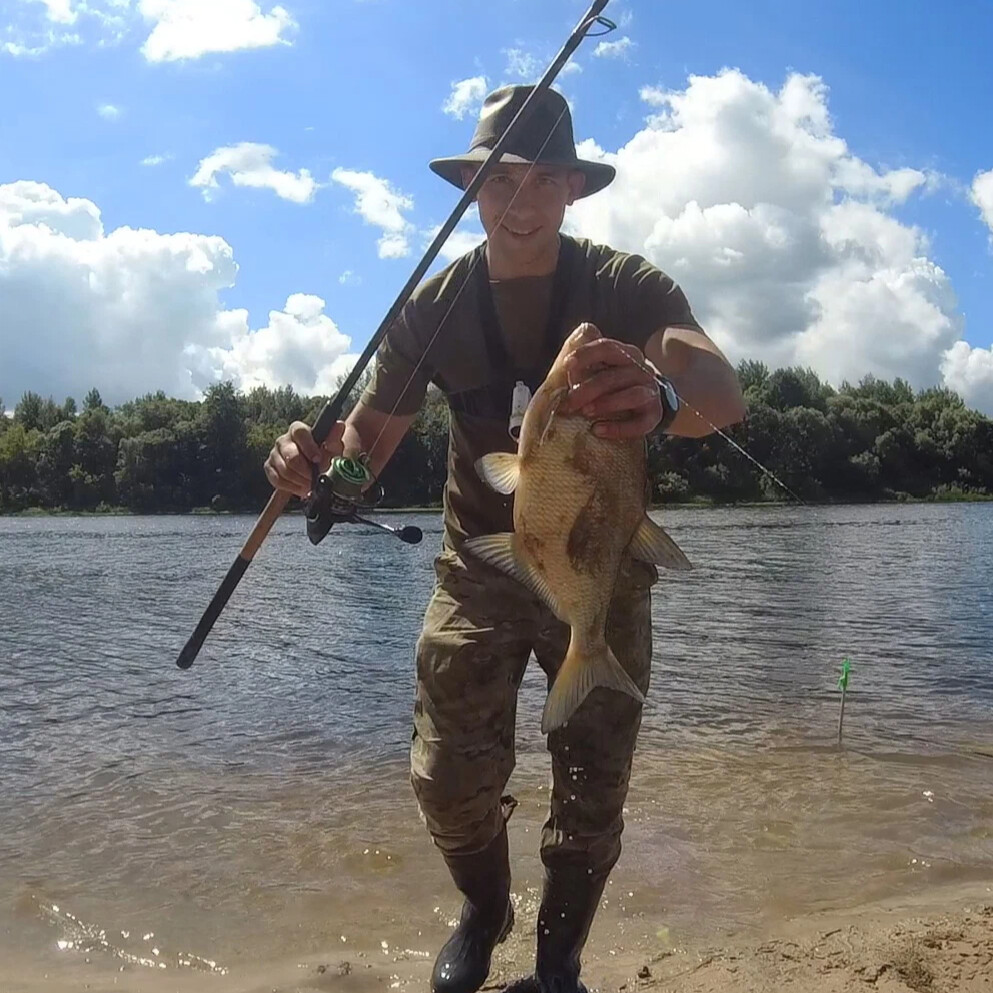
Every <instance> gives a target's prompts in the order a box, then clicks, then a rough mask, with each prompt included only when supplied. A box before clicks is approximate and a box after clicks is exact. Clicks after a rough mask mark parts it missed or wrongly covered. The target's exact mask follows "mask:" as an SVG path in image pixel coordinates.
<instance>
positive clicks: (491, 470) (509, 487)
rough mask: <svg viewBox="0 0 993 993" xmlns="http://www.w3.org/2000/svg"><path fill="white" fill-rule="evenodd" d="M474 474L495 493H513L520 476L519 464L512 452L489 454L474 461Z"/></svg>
mask: <svg viewBox="0 0 993 993" xmlns="http://www.w3.org/2000/svg"><path fill="white" fill-rule="evenodd" d="M476 472H477V473H479V476H480V478H481V479H485V480H486V482H487V483H489V484H490V486H491V487H492V488H493V489H495V490H496V491H497V493H513V492H514V490H516V489H517V481H518V479H520V475H521V463H520V460H519V459H518V457H517V456H516V455H514V454H513V453H512V452H490V454H489V455H484V456H483V457H482V458H481V459H477V460H476Z"/></svg>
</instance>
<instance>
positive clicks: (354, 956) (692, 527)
mask: <svg viewBox="0 0 993 993" xmlns="http://www.w3.org/2000/svg"><path fill="white" fill-rule="evenodd" d="M659 519H660V520H662V521H663V522H664V523H665V524H666V526H667V528H668V529H669V530H670V531H671V533H672V534H673V536H674V537H675V538H676V540H677V541H678V542H679V543H680V545H681V546H682V547H683V549H684V550H685V551H686V552H687V554H688V555H689V557H690V558H691V560H693V562H694V564H695V566H696V569H695V571H694V572H692V573H689V574H679V575H675V574H665V573H663V576H662V581H661V583H660V585H659V587H658V588H657V591H656V597H655V606H654V617H655V621H654V630H655V638H656V654H655V666H654V670H653V684H652V689H651V693H650V702H649V706H648V709H647V710H646V714H645V719H644V725H643V731H642V735H641V738H640V743H639V750H638V755H637V758H636V768H635V773H634V778H633V783H632V789H631V794H630V798H629V803H628V808H627V816H626V821H627V830H626V832H625V851H624V855H623V857H622V860H621V863H620V864H619V865H618V868H617V870H616V871H615V874H614V876H613V877H612V882H611V885H610V887H609V888H608V892H607V895H606V905H605V907H604V909H603V911H602V912H601V914H600V916H599V917H598V919H597V923H596V925H595V927H594V931H593V934H592V936H591V942H590V951H589V954H588V955H587V963H588V966H587V971H588V974H589V975H590V977H591V978H592V979H593V980H594V981H595V980H596V976H597V969H598V968H606V967H607V966H608V965H609V960H610V956H611V955H612V954H613V955H618V954H628V953H631V952H632V950H636V951H638V952H648V951H650V950H652V949H658V948H659V947H664V946H666V945H668V944H671V943H674V942H679V941H683V940H695V939H697V938H709V937H712V936H716V935H720V934H723V933H727V932H729V931H742V930H744V931H749V930H755V929H759V928H761V927H762V926H763V925H765V924H766V923H768V922H769V921H774V920H777V919H781V918H782V917H783V916H789V915H795V914H802V913H806V912H809V911H812V910H819V909H825V908H833V907H847V906H854V905H856V904H857V903H860V902H862V901H865V900H869V899H877V898H882V897H888V896H893V895H899V894H910V893H916V892H921V891H926V890H927V889H928V888H930V887H935V886H938V885H940V884H944V883H955V882H959V881H962V882H965V881H969V880H982V879H989V878H991V876H993V798H991V786H993V724H991V715H993V669H991V660H993V649H991V646H993V616H991V611H990V590H991V580H993V564H991V563H993V555H991V553H993V506H987V505H978V506H977V505H968V506H948V507H943V506H906V507H904V506H900V507H893V506H889V507H844V508H830V509H813V508H755V509H733V510H706V511H704V510H688V509H687V510H676V511H668V512H665V513H664V514H662V515H659ZM390 520H391V522H400V521H402V522H407V521H409V522H410V523H416V524H418V525H419V526H421V527H422V528H423V529H424V531H425V540H424V542H423V543H422V544H421V545H420V546H418V547H411V546H407V545H404V544H402V543H400V542H398V541H395V540H393V539H391V538H389V537H388V536H385V535H381V534H380V533H377V532H373V531H368V530H365V529H361V528H358V527H347V528H340V529H336V530H335V531H333V532H332V534H331V536H330V537H329V538H328V539H326V540H325V542H324V543H323V544H322V545H320V546H318V547H317V548H314V547H312V546H311V545H310V544H309V542H308V541H307V539H306V536H305V534H304V527H303V521H302V519H301V518H299V517H287V518H284V519H282V520H280V521H279V522H278V523H277V525H276V527H275V528H274V530H273V532H272V533H271V534H270V536H269V538H268V540H267V541H266V543H265V545H264V546H263V549H262V551H261V553H260V554H259V556H258V557H257V559H256V561H255V562H254V563H253V564H252V566H251V568H250V569H249V571H248V573H247V575H246V577H245V578H244V579H243V580H242V582H241V585H240V586H239V588H238V590H237V592H236V594H235V596H234V597H233V599H232V600H231V602H230V603H229V604H228V606H227V608H226V610H225V611H224V613H223V614H222V615H221V618H220V619H219V621H218V622H217V624H216V626H215V628H214V631H213V632H212V634H211V635H210V637H209V638H208V640H207V642H206V644H205V646H204V649H203V650H202V652H201V654H200V656H199V658H198V660H197V662H196V664H195V665H194V667H193V668H192V669H191V670H189V671H188V672H183V671H180V670H179V669H177V668H176V667H175V664H174V660H175V657H176V654H177V653H178V651H179V649H180V648H181V647H182V645H183V643H184V642H185V640H186V638H187V637H188V635H189V633H190V632H191V631H192V628H193V626H194V625H195V623H196V621H197V619H198V618H199V616H200V613H201V611H202V610H203V608H204V607H205V606H206V604H207V602H208V601H209V599H210V597H211V595H212V594H213V592H214V590H215V589H216V588H217V585H218V584H219V582H220V580H221V579H222V578H223V576H224V574H225V572H226V570H227V568H228V566H229V565H230V563H231V561H232V560H233V558H234V556H235V555H236V554H237V551H238V549H239V548H240V547H241V544H242V542H243V541H244V540H245V538H246V537H247V534H248V532H249V531H250V530H251V526H252V523H253V519H252V518H248V517H200V518H198V517H157V518H35V519H0V784H2V787H3V792H4V799H3V802H2V803H0V989H2V990H5V991H6V990H8V989H9V990H22V989H23V990H32V991H33V990H35V989H60V990H62V989H83V988H84V986H85V985H86V984H89V988H90V989H103V988H106V989H120V988H127V989H133V990H139V989H160V988H161V989H184V990H185V989H191V990H193V989H196V990H199V989H217V990H225V991H227V990H229V989H230V990H255V989H259V990H262V989H267V990H271V989H286V990H289V989H298V988H299V989H312V988H314V989H331V988H337V987H336V986H335V983H340V982H344V981H345V980H344V979H343V978H342V977H340V976H339V975H338V971H339V969H341V970H342V971H348V972H349V978H348V980H347V982H348V983H350V984H351V986H352V987H353V988H364V987H361V983H362V981H363V977H365V979H366V980H367V983H368V984H369V985H368V988H370V989H372V988H384V987H386V986H390V985H400V986H405V985H408V984H413V985H412V988H420V986H419V985H418V984H420V985H421V986H422V985H423V979H424V976H425V975H426V969H427V968H428V967H429V965H430V962H429V960H430V958H431V957H433V954H434V952H435V950H436V949H437V947H438V946H439V944H440V942H441V941H443V940H444V937H445V935H446V933H447V928H448V926H449V923H450V921H451V919H452V918H453V917H454V915H455V913H456V911H457V902H456V899H455V894H454V891H453V890H452V888H451V885H450V883H449V881H448V879H447V876H446V874H445V872H444V868H443V865H442V863H441V860H440V858H439V857H438V855H437V853H436V852H434V851H433V850H432V848H431V846H430V843H429V841H428V839H427V836H426V834H425V833H424V830H423V828H422V826H421V824H420V822H419V820H418V818H417V813H416V809H415V806H414V803H413V799H412V796H411V793H410V789H409V786H408V783H407V770H406V755H407V747H408V745H409V741H410V710H411V699H412V693H413V670H412V652H413V645H414V641H415V639H416V637H417V634H418V632H419V629H420V623H421V619H422V615H423V610H424V607H425V605H426V602H427V598H428V596H429V594H430V588H431V582H432V579H433V572H432V557H433V555H434V554H435V551H436V549H437V546H438V542H439V540H440V520H439V519H438V518H437V517H436V516H435V515H399V516H398V517H396V518H394V517H391V518H390ZM845 656H847V657H849V658H850V659H851V660H852V665H853V669H852V675H851V683H850V687H849V691H848V695H847V700H846V709H845V724H844V738H843V746H842V747H841V748H839V747H838V744H837V728H838V713H839V710H838V704H839V694H838V690H837V687H836V680H837V676H838V671H839V666H840V662H841V660H842V658H843V657H845ZM543 697H544V685H543V679H542V678H541V676H540V673H539V672H538V670H537V667H536V666H533V667H532V668H531V669H530V670H529V673H528V675H527V676H526V678H525V682H524V686H523V688H522V692H521V702H520V712H519V718H518V751H519V764H518V768H517V770H516V771H515V774H514V777H513V779H512V781H511V786H510V788H511V790H512V791H513V792H514V794H515V796H517V798H518V799H519V801H520V807H519V808H518V810H517V812H516V813H515V815H514V817H513V819H512V821H511V829H512V830H511V843H512V846H513V853H514V866H515V886H514V890H515V899H516V900H518V901H519V903H520V908H521V920H520V924H519V926H518V930H517V933H516V934H515V936H514V937H513V938H512V939H511V940H510V941H509V942H508V943H507V945H506V946H504V947H503V948H501V950H500V952H499V953H498V968H503V969H507V970H510V971H514V970H525V969H527V968H528V965H529V961H530V955H531V948H532V944H533V909H534V904H535V901H536V899H537V886H538V885H539V882H540V864H539V862H538V860H537V844H538V832H539V830H540V825H541V821H542V819H543V817H544V815H545V811H546V809H547V786H548V761H547V756H546V754H545V752H544V745H543V739H542V737H541V735H540V733H539V722H540V711H541V705H542V703H543ZM384 942H385V948H384V945H383V943H384ZM345 961H347V962H348V963H349V965H348V967H347V970H346V969H345V967H343V966H342V964H341V963H342V962H345ZM319 966H327V970H326V971H320V972H319V971H317V970H318V967H319ZM122 969H123V970H124V971H123V972H122V971H121V970H122ZM206 975H209V976H210V978H209V980H207V979H205V976H206ZM46 977H47V978H46ZM121 983H125V984H126V985H125V986H124V987H122V986H121V985H120V984H121ZM356 984H358V985H356Z"/></svg>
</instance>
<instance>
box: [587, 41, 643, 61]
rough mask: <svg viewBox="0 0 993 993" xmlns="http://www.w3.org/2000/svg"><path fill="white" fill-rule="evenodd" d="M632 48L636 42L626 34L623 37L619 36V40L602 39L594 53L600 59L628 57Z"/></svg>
mask: <svg viewBox="0 0 993 993" xmlns="http://www.w3.org/2000/svg"><path fill="white" fill-rule="evenodd" d="M632 48H634V42H633V41H632V40H631V39H630V38H628V37H627V35H625V36H624V37H623V38H618V39H617V41H601V42H600V43H599V44H598V45H597V47H596V48H594V49H593V54H594V55H595V56H596V57H597V58H600V59H623V58H626V57H627V54H628V52H630V51H631V49H632Z"/></svg>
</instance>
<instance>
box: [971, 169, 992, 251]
mask: <svg viewBox="0 0 993 993" xmlns="http://www.w3.org/2000/svg"><path fill="white" fill-rule="evenodd" d="M972 202H973V203H974V204H975V205H976V206H977V207H978V208H979V213H980V215H981V216H982V218H983V220H984V221H985V222H986V226H987V227H988V228H989V229H990V234H991V235H993V169H990V171H989V172H980V173H978V174H977V175H976V178H975V179H974V180H973V181H972Z"/></svg>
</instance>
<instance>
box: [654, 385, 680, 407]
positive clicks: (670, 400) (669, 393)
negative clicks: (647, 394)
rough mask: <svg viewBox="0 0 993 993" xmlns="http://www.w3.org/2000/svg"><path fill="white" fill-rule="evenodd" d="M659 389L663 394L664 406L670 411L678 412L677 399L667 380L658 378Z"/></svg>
mask: <svg viewBox="0 0 993 993" xmlns="http://www.w3.org/2000/svg"><path fill="white" fill-rule="evenodd" d="M659 389H660V390H661V391H662V392H663V393H664V394H665V405H666V406H667V407H668V408H669V409H670V410H672V411H676V410H679V397H678V396H677V394H676V391H675V389H673V386H672V383H670V382H669V380H668V379H663V378H661V377H660V378H659Z"/></svg>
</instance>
